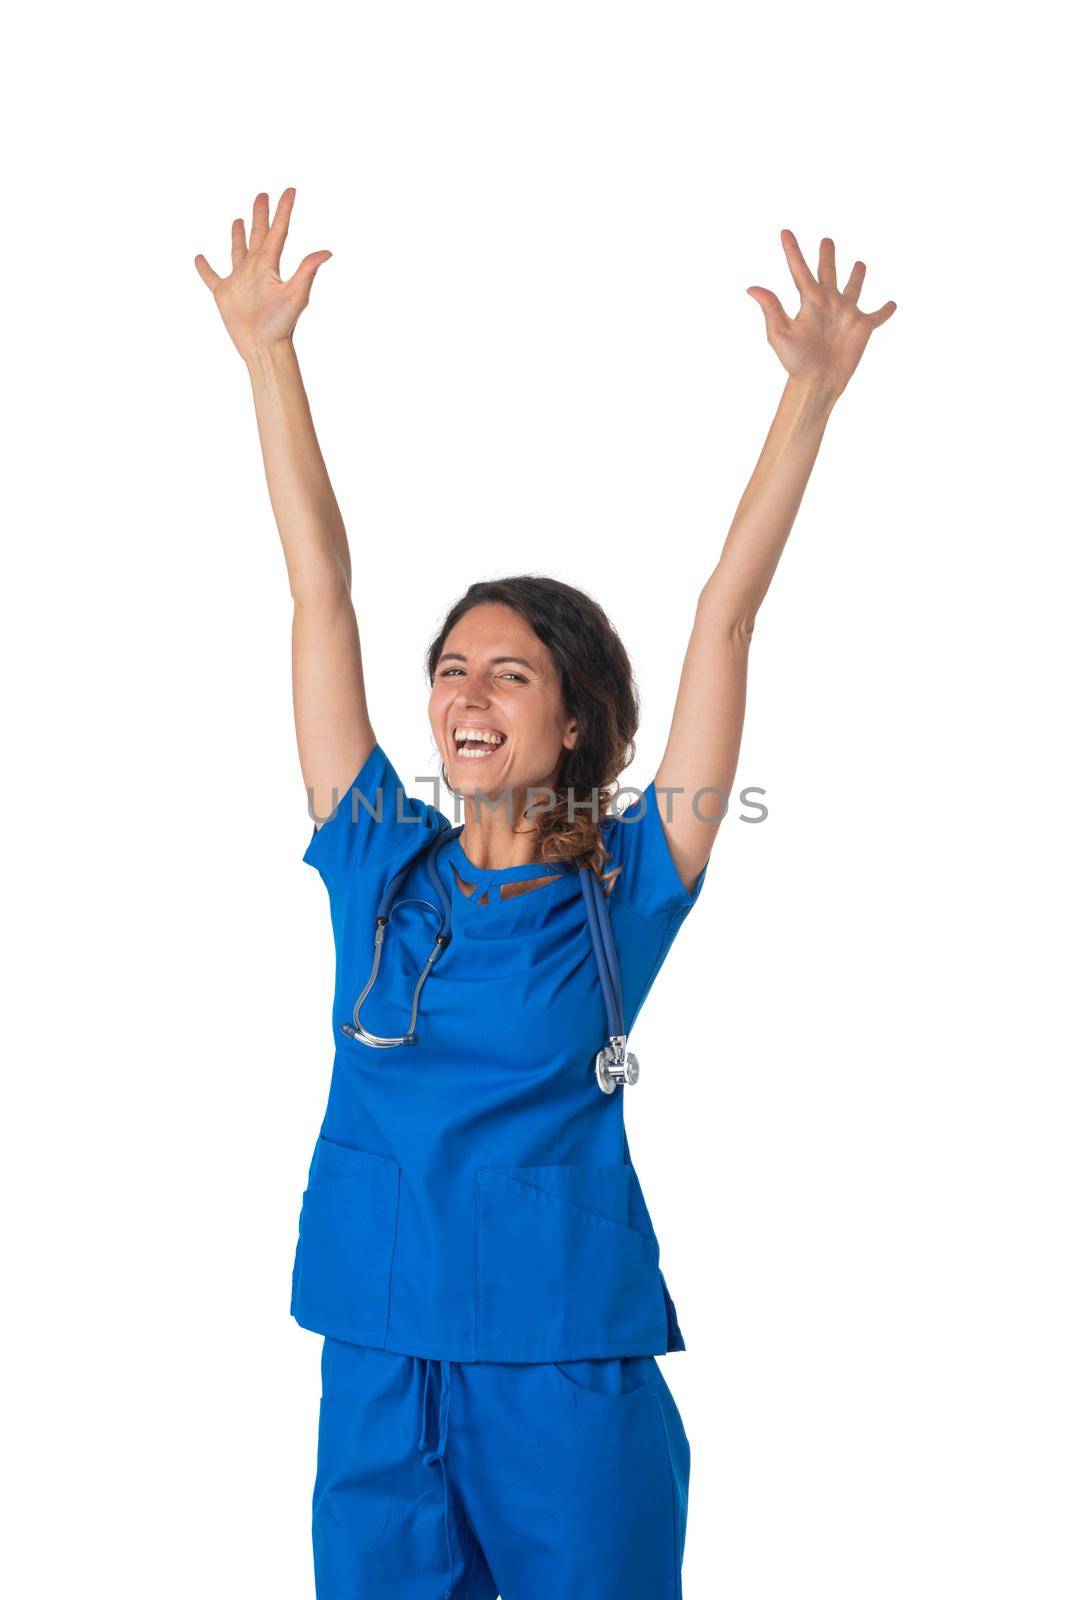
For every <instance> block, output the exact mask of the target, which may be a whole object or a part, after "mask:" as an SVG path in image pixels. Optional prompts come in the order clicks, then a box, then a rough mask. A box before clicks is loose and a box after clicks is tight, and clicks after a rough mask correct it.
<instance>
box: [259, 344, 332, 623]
mask: <svg viewBox="0 0 1067 1600" xmlns="http://www.w3.org/2000/svg"><path fill="white" fill-rule="evenodd" d="M246 366H247V369H248V375H249V378H250V379H251V382H252V396H253V399H254V402H255V408H256V421H257V423H258V425H259V439H260V445H261V447H262V451H263V465H264V469H265V471H266V475H267V489H268V492H269V494H270V501H271V506H272V508H273V510H274V518H275V521H276V522H277V524H278V532H279V534H280V535H281V541H282V549H283V552H284V555H285V564H286V568H287V570H288V574H289V588H290V590H291V592H292V595H293V599H294V600H295V601H296V602H297V603H298V604H299V603H300V602H301V601H303V600H311V599H315V598H317V597H319V596H326V597H330V596H331V595H334V594H336V593H337V592H338V591H342V590H343V591H344V592H345V593H348V592H350V591H351V586H352V565H351V558H350V556H349V550H348V538H347V535H346V533H345V527H344V522H343V521H342V518H341V511H340V508H339V506H338V504H337V500H336V497H335V495H334V492H333V486H332V485H331V483H330V479H329V474H328V473H327V471H326V463H325V461H324V460H323V458H322V452H321V450H320V449H319V442H318V439H317V437H316V435H315V426H314V423H313V422H312V419H311V407H310V405H309V404H308V397H307V393H306V391H305V389H304V382H303V378H302V377H301V373H300V366H299V363H298V361H297V358H296V350H295V349H294V347H293V343H292V340H291V339H284V340H280V341H278V342H277V343H274V344H270V345H266V346H262V347H260V348H257V350H256V351H255V352H254V354H253V355H252V356H251V357H249V358H248V360H247V361H246Z"/></svg>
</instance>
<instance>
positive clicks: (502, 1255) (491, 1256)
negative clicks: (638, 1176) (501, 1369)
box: [477, 1165, 667, 1361]
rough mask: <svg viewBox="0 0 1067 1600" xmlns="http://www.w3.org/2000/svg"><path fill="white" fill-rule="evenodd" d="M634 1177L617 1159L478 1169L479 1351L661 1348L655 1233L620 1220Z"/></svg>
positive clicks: (523, 1353) (520, 1353) (501, 1357)
mask: <svg viewBox="0 0 1067 1600" xmlns="http://www.w3.org/2000/svg"><path fill="white" fill-rule="evenodd" d="M632 1181H633V1179H632V1170H631V1169H630V1168H629V1167H627V1166H623V1165H618V1166H609V1167H566V1166H558V1167H483V1168H482V1169H481V1170H480V1172H479V1174H478V1270H477V1316H478V1332H477V1346H478V1351H479V1359H481V1360H491V1361H542V1360H545V1361H554V1360H556V1359H568V1358H593V1357H604V1356H608V1355H612V1354H617V1353H618V1352H619V1351H620V1350H626V1349H630V1350H632V1351H633V1353H634V1354H645V1353H646V1352H647V1351H648V1350H650V1349H664V1348H665V1345H666V1337H667V1328H666V1308H665V1305H664V1298H663V1290H662V1283H661V1278H660V1272H659V1264H658V1261H659V1251H658V1247H657V1245H656V1241H655V1239H654V1238H653V1237H651V1236H649V1235H648V1234H645V1233H643V1232H641V1231H639V1230H638V1229H636V1228H632V1227H630V1225H629V1223H628V1222H625V1221H623V1220H621V1218H624V1217H626V1216H628V1215H632V1214H633V1209H632V1208H633V1206H634V1199H633V1197H632V1194H631V1185H632ZM571 1196H573V1197H575V1198H571ZM578 1197H580V1203H579V1198H578ZM593 1206H596V1207H597V1209H592V1207H593Z"/></svg>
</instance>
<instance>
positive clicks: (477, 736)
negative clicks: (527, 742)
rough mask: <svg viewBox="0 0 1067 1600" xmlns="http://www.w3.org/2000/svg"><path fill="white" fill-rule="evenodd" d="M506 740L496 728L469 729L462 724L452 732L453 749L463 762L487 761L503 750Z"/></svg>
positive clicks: (504, 735)
mask: <svg viewBox="0 0 1067 1600" xmlns="http://www.w3.org/2000/svg"><path fill="white" fill-rule="evenodd" d="M507 738H508V736H507V734H506V733H500V732H498V730H497V729H496V728H471V727H465V726H464V725H463V724H462V723H461V724H460V726H459V727H458V728H454V729H453V730H452V743H453V748H454V749H455V752H456V754H457V756H459V757H461V759H462V760H464V761H488V760H489V759H490V758H491V757H492V756H495V755H496V753H497V751H498V750H500V749H502V748H503V746H504V745H505V744H506V743H507Z"/></svg>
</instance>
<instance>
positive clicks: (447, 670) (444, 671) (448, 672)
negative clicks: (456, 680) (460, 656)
mask: <svg viewBox="0 0 1067 1600" xmlns="http://www.w3.org/2000/svg"><path fill="white" fill-rule="evenodd" d="M462 671H463V668H462V667H442V668H441V670H440V671H439V672H438V674H437V676H438V677H439V678H450V677H451V676H452V674H453V673H454V672H462Z"/></svg>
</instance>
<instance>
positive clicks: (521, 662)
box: [438, 650, 537, 672]
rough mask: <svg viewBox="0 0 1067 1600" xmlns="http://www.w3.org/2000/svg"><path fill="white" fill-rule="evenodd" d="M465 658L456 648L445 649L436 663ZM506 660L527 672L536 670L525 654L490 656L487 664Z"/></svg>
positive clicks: (502, 662) (492, 664)
mask: <svg viewBox="0 0 1067 1600" xmlns="http://www.w3.org/2000/svg"><path fill="white" fill-rule="evenodd" d="M466 659H467V658H466V656H461V655H460V653H459V651H458V650H446V651H444V652H443V654H442V655H440V656H439V657H438V663H440V662H441V661H464V662H465V661H466ZM506 661H514V662H515V664H516V666H519V667H525V668H526V669H527V671H529V672H536V671H537V668H536V667H535V666H534V664H533V662H532V661H527V659H526V657H525V656H490V658H489V665H490V666H491V667H501V666H503V665H504V663H505V662H506Z"/></svg>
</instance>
